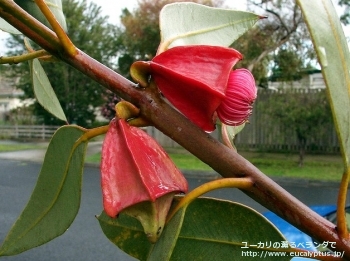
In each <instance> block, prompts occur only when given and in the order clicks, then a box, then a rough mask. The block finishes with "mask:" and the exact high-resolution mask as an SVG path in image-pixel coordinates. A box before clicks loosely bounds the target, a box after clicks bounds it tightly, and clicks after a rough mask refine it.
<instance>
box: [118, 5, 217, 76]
mask: <svg viewBox="0 0 350 261" xmlns="http://www.w3.org/2000/svg"><path fill="white" fill-rule="evenodd" d="M174 2H195V3H199V4H203V5H207V6H215V7H219V6H222V0H192V1H184V0H183V1H181V0H180V1H179V0H140V1H138V3H139V6H138V7H137V8H136V9H135V10H133V12H130V11H129V10H128V9H124V10H123V12H122V15H121V18H120V20H121V24H122V28H120V32H121V33H120V35H119V37H118V50H119V52H118V54H119V58H118V69H119V71H120V73H121V74H123V75H124V76H125V77H128V78H130V77H129V68H130V66H131V64H132V63H133V62H135V61H137V60H142V61H148V60H151V59H152V58H153V57H154V56H155V53H156V51H157V48H158V44H159V43H160V35H159V13H160V10H161V9H162V7H163V6H164V5H166V4H169V3H174Z"/></svg>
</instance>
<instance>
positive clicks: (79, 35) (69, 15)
mask: <svg viewBox="0 0 350 261" xmlns="http://www.w3.org/2000/svg"><path fill="white" fill-rule="evenodd" d="M68 7H69V8H68ZM63 8H64V11H65V15H66V19H67V25H68V33H69V36H70V38H71V39H72V41H73V42H74V44H75V45H76V46H77V47H78V48H80V49H81V50H82V51H84V52H86V53H89V54H91V56H92V57H93V58H95V59H96V60H98V61H100V62H102V63H104V64H106V65H109V66H111V65H112V62H113V58H114V57H115V55H116V53H117V48H118V45H117V43H116V41H117V37H116V31H115V27H114V26H112V25H111V24H109V23H108V17H104V16H102V15H101V8H100V7H99V6H97V5H96V4H94V3H90V4H88V3H87V1H86V0H83V1H77V0H63ZM8 47H10V48H11V49H12V48H13V47H16V52H15V53H22V52H23V50H24V46H23V38H22V37H21V36H12V38H11V39H10V40H9V42H8ZM15 53H13V52H12V53H11V54H15ZM42 65H43V67H44V69H45V71H46V73H47V74H48V76H49V79H50V82H51V85H52V87H53V88H54V90H55V92H56V94H57V96H58V99H59V101H60V103H61V104H62V107H63V108H64V111H65V113H66V116H67V119H68V121H69V123H76V124H79V125H82V126H85V127H88V126H91V124H92V123H93V122H94V121H95V117H96V115H95V114H96V112H95V111H96V107H99V106H101V105H102V104H103V102H104V97H105V96H106V95H108V93H107V91H106V90H104V89H103V88H100V87H99V86H98V84H97V83H95V82H92V81H90V80H89V79H87V78H86V77H85V76H84V75H82V74H81V73H80V72H78V71H77V70H75V69H72V68H71V67H69V66H67V65H66V64H64V63H61V62H43V63H42ZM13 75H16V76H18V75H20V83H19V85H18V88H21V89H23V90H24V92H25V97H33V90H32V85H31V80H30V79H31V78H30V76H29V70H28V65H27V64H25V63H24V64H23V63H22V64H20V65H18V66H13ZM34 113H35V115H37V116H38V120H39V123H45V124H50V125H56V124H57V125H59V124H62V122H61V121H60V120H58V119H56V118H55V117H53V116H52V115H51V114H49V113H47V112H46V111H45V110H44V109H43V108H42V107H41V106H40V105H39V104H38V103H35V105H34Z"/></svg>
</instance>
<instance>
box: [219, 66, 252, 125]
mask: <svg viewBox="0 0 350 261" xmlns="http://www.w3.org/2000/svg"><path fill="white" fill-rule="evenodd" d="M256 95H257V89H256V87H255V80H254V77H253V75H252V74H251V72H250V71H249V70H247V69H237V70H234V71H232V72H231V73H230V77H229V79H228V84H227V90H226V98H225V99H224V100H223V101H222V102H221V104H220V105H219V107H218V108H217V110H216V112H217V115H218V117H219V119H220V120H221V122H222V123H225V124H226V125H230V126H237V125H241V124H243V123H245V122H246V121H247V120H248V117H249V115H251V114H252V111H253V103H254V101H255V99H256Z"/></svg>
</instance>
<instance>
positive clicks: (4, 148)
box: [0, 143, 47, 152]
mask: <svg viewBox="0 0 350 261" xmlns="http://www.w3.org/2000/svg"><path fill="white" fill-rule="evenodd" d="M46 147H47V145H45V144H41V143H38V144H34V143H33V144H29V143H28V144H26V143H23V144H21V143H0V152H9V151H16V150H35V149H43V148H46Z"/></svg>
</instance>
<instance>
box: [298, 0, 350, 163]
mask: <svg viewBox="0 0 350 261" xmlns="http://www.w3.org/2000/svg"><path fill="white" fill-rule="evenodd" d="M298 4H299V5H300V7H301V9H302V12H303V14H304V17H305V20H306V23H307V25H308V27H309V31H310V34H311V37H312V39H313V42H314V45H315V50H316V52H317V56H318V60H319V63H320V64H321V67H322V73H323V75H324V79H325V82H326V85H327V90H328V94H329V100H330V103H331V108H332V111H333V118H334V121H335V126H336V129H337V133H338V139H339V143H340V147H341V150H342V152H343V156H344V161H345V165H346V167H347V168H349V167H350V162H349V158H350V139H349V137H350V128H349V126H350V70H349V68H350V53H349V46H348V44H347V41H346V38H345V35H344V32H343V30H342V27H341V23H340V20H339V18H338V15H337V13H336V11H335V8H334V6H333V4H332V1H331V0H322V1H309V0H298Z"/></svg>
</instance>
